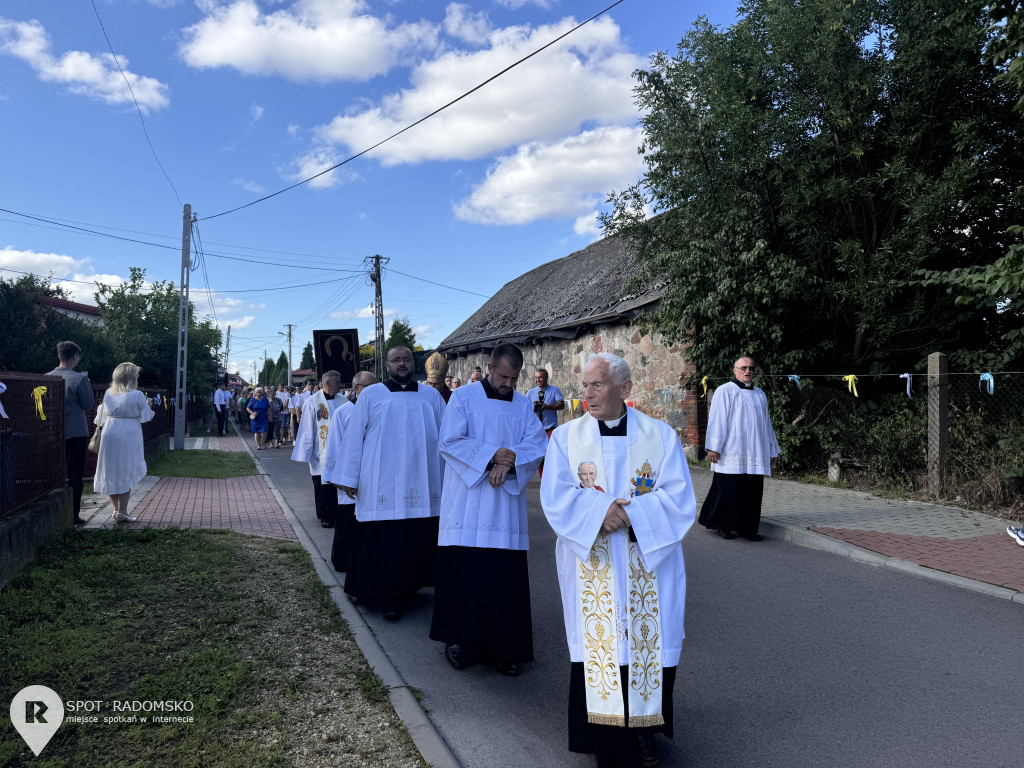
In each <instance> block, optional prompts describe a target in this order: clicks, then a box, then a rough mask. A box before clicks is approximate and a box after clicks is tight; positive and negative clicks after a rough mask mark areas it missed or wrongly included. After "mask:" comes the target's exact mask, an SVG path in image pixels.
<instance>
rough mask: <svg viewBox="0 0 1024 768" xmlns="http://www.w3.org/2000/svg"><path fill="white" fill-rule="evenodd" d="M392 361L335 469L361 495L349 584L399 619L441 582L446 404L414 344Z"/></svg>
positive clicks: (353, 422) (360, 407)
mask: <svg viewBox="0 0 1024 768" xmlns="http://www.w3.org/2000/svg"><path fill="white" fill-rule="evenodd" d="M386 366H387V371H388V374H389V378H387V379H386V380H384V381H383V382H381V383H380V384H373V385H371V386H369V387H367V388H366V389H364V390H363V391H362V393H360V395H359V400H358V401H357V402H356V405H355V410H354V411H353V412H352V416H351V418H350V419H349V423H348V426H347V428H346V430H345V437H344V438H343V440H342V444H341V451H340V454H339V456H338V463H337V465H336V467H335V469H334V472H333V474H332V477H333V480H334V483H335V484H337V485H339V486H341V489H342V491H344V492H345V494H347V495H348V497H349V498H351V499H355V500H356V503H355V507H356V509H355V513H356V520H357V521H358V525H357V526H356V533H355V540H354V542H353V548H352V554H351V560H350V562H349V569H348V573H347V575H346V577H345V592H346V593H347V594H349V595H351V596H352V597H354V598H355V599H356V600H357V601H358V602H359V603H360V604H361V605H366V606H369V607H371V608H377V609H379V610H381V611H383V613H384V618H385V619H387V620H388V621H395V620H397V619H398V618H399V617H400V616H401V614H402V612H403V611H405V610H407V609H408V608H409V607H410V606H411V605H412V603H413V601H414V600H415V597H416V592H417V591H418V590H419V589H420V588H421V587H428V586H433V584H434V570H435V567H436V556H437V517H438V513H439V512H440V509H441V472H442V461H441V454H440V452H439V451H438V432H439V430H440V427H441V417H442V416H443V415H444V407H445V406H444V400H442V399H441V395H440V394H438V392H437V390H436V389H434V388H432V387H428V386H420V385H418V384H417V383H416V382H415V381H413V378H412V374H413V370H414V366H415V363H414V361H413V355H412V350H410V349H409V348H407V347H393V348H392V349H389V350H388V356H387V363H386Z"/></svg>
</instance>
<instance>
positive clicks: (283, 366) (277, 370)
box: [273, 350, 291, 386]
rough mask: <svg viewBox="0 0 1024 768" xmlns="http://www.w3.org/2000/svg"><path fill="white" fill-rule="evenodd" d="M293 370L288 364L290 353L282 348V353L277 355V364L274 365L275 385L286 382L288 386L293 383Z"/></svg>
mask: <svg viewBox="0 0 1024 768" xmlns="http://www.w3.org/2000/svg"><path fill="white" fill-rule="evenodd" d="M290 379H291V371H290V370H289V366H288V355H286V354H285V353H284V350H281V354H280V355H278V356H277V364H276V365H275V366H274V382H273V383H274V385H275V386H276V385H277V384H284V385H285V386H288V385H289V384H291V381H290Z"/></svg>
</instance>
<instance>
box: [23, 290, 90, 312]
mask: <svg viewBox="0 0 1024 768" xmlns="http://www.w3.org/2000/svg"><path fill="white" fill-rule="evenodd" d="M35 300H36V301H38V302H39V303H40V304H49V305H50V306H51V307H54V308H55V309H66V310H68V311H73V312H81V313H82V314H83V315H95V316H96V317H99V316H100V308H99V307H94V306H92V305H91V304H79V303H78V302H77V301H68V300H67V299H58V298H57V297H55V296H41V295H39V294H36V296H35Z"/></svg>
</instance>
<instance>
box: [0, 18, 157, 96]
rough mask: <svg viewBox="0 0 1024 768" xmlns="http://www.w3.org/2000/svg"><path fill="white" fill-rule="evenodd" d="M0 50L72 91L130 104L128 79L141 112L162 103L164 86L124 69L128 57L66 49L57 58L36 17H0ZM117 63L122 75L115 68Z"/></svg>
mask: <svg viewBox="0 0 1024 768" xmlns="http://www.w3.org/2000/svg"><path fill="white" fill-rule="evenodd" d="M0 53H6V54H8V55H10V56H16V57H17V58H19V59H21V60H23V61H25V62H26V63H27V64H28V65H29V66H31V67H32V69H34V70H35V71H36V74H37V75H38V76H39V79H40V80H43V81H44V82H51V83H61V84H63V85H67V86H68V88H69V89H70V90H71V92H72V93H76V94H79V95H81V96H87V97H89V98H91V99H96V100H98V101H103V102H106V103H107V104H131V103H132V94H131V91H129V89H128V85H127V84H126V83H125V77H126V78H127V79H128V81H129V82H130V83H131V87H132V90H133V91H134V92H135V99H136V101H138V103H139V107H140V109H142V111H143V112H146V111H149V110H151V109H161V108H162V107H166V106H167V105H168V104H169V103H170V100H169V99H168V97H167V86H166V85H165V84H164V83H161V82H160V81H159V80H156V79H154V78H152V77H143V76H141V75H136V74H135V73H134V72H131V71H130V70H129V69H128V59H126V58H125V57H123V56H118V57H117V60H116V61H115V59H114V57H113V56H111V55H110V54H109V53H104V54H101V55H100V56H98V57H97V56H93V55H92V54H89V53H85V52H84V51H68V52H67V53H65V54H64V55H63V56H61V57H60V58H56V57H55V56H54V55H53V54H52V53H51V52H50V40H49V38H48V37H47V35H46V30H45V29H43V25H42V24H40V23H39V22H38V21H11V20H9V19H4V18H0ZM118 64H120V65H121V69H122V70H124V77H122V76H121V73H120V72H119V71H118V69H117V65H118Z"/></svg>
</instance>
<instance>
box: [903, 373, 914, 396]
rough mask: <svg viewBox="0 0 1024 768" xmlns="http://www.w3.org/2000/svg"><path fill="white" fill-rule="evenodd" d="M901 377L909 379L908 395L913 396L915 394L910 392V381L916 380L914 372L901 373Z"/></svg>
mask: <svg viewBox="0 0 1024 768" xmlns="http://www.w3.org/2000/svg"><path fill="white" fill-rule="evenodd" d="M900 378H901V379H906V380H907V397H913V395H911V394H910V382H912V381H913V380H914V376H913V374H910V373H901V374H900Z"/></svg>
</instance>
